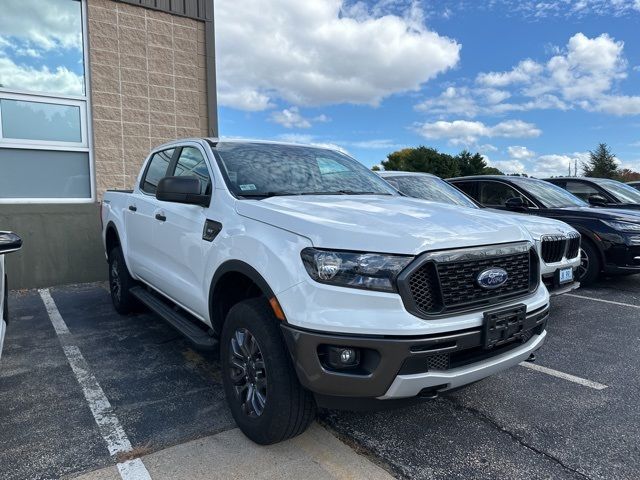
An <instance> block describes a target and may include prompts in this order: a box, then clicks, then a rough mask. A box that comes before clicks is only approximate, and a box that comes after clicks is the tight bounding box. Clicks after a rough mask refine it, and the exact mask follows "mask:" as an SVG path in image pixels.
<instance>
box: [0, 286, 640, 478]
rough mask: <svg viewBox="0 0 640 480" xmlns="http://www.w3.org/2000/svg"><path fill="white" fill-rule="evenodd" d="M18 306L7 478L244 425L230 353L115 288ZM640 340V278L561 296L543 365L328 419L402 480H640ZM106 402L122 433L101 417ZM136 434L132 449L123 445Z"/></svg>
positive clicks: (6, 380)
mask: <svg viewBox="0 0 640 480" xmlns="http://www.w3.org/2000/svg"><path fill="white" fill-rule="evenodd" d="M46 292H48V293H49V294H50V298H51V299H52V300H53V301H54V302H55V305H56V307H57V311H59V315H60V317H61V319H63V322H64V324H63V325H64V326H66V328H67V329H68V332H62V334H61V326H60V323H56V322H57V320H56V318H55V316H54V317H52V316H51V309H50V308H49V309H48V306H47V304H46V299H47V298H48V297H47V293H46ZM10 303H11V309H12V319H13V321H12V323H11V325H10V329H9V331H8V336H7V339H6V342H5V351H4V353H3V357H2V363H1V364H0V432H1V434H0V478H2V479H7V480H9V479H44V478H47V479H48V478H61V477H65V478H72V477H75V476H77V475H80V474H82V473H86V472H91V471H95V470H98V469H100V468H103V467H109V466H113V465H114V464H115V463H116V462H122V461H127V460H131V459H132V458H136V457H139V456H143V455H148V454H150V453H152V452H158V451H160V450H162V449H165V448H167V447H172V446H178V445H181V444H184V443H186V442H190V441H193V440H197V439H202V438H204V437H207V436H211V435H216V434H221V432H222V433H225V432H230V431H232V430H233V429H234V428H235V425H234V423H233V420H232V418H231V415H230V413H229V411H228V409H227V407H226V404H225V400H224V394H223V390H222V385H221V383H220V375H219V368H218V357H217V353H216V352H210V351H197V350H195V349H194V348H193V347H191V346H190V344H189V343H188V342H187V341H186V340H184V339H183V338H182V337H180V336H179V335H178V334H177V333H176V332H175V331H174V330H173V329H171V328H170V327H169V326H168V325H166V324H165V323H164V322H163V321H162V320H161V319H159V318H157V317H155V316H154V315H152V314H150V313H140V314H138V315H133V316H129V317H121V316H119V315H117V314H116V313H115V311H114V310H113V308H112V306H111V303H110V299H109V295H108V292H107V291H106V290H105V288H104V286H103V285H99V284H86V285H76V286H66V287H58V288H52V289H49V290H46V291H45V294H44V295H43V294H42V293H41V292H38V291H37V290H29V291H21V292H12V293H11V296H10ZM639 341H640V278H634V277H626V278H617V279H608V280H604V281H602V282H601V283H600V284H598V285H597V286H596V287H594V288H589V289H580V290H577V291H575V292H573V294H572V295H565V296H562V297H560V298H556V299H554V300H553V308H552V314H551V318H550V321H549V335H548V339H547V343H546V345H545V346H544V348H543V349H542V350H541V351H540V352H539V354H538V360H537V362H536V364H535V369H533V368H527V367H524V366H523V367H516V368H514V369H512V370H510V371H507V372H503V373H501V374H499V375H496V376H494V377H491V378H489V379H486V380H484V381H482V382H479V383H477V384H475V385H472V386H471V387H469V388H467V389H463V390H460V391H458V392H455V393H451V394H448V395H444V396H441V397H440V398H438V399H437V400H434V401H429V402H427V403H423V404H420V405H416V406H413V407H409V408H405V409H401V410H390V411H384V412H376V413H352V412H334V411H324V412H322V413H321V415H320V418H319V422H320V423H321V424H322V425H324V426H325V427H326V428H327V429H329V430H330V431H331V432H333V433H334V434H335V435H336V436H338V437H339V438H340V439H342V440H343V441H344V442H346V443H347V444H349V445H352V446H354V447H355V448H356V449H357V450H358V451H359V452H360V453H362V454H363V455H365V456H366V457H368V458H370V459H373V460H374V461H375V462H376V463H378V464H379V465H382V466H383V467H384V468H385V469H387V470H388V471H389V472H391V473H392V474H393V475H395V476H397V477H399V478H437V479H445V478H447V479H448V478H474V479H475V478H487V479H489V478H504V479H519V478H522V479H525V478H526V479H529V478H582V479H585V478H589V479H596V478H616V479H637V478H640V401H639V398H640V378H639V376H638V373H637V372H638V370H639V369H640V358H639V356H638V342H639ZM78 359H80V360H78ZM97 385H99V386H98V387H96V386H97ZM83 389H84V393H83ZM87 391H89V393H90V395H89V396H87V393H86V392H87ZM91 392H93V393H91ZM96 392H97V393H96ZM100 392H102V395H103V396H102V397H101V396H99V395H98V393H100ZM93 394H96V395H95V398H94V397H92V395H93ZM92 398H93V400H94V404H92V401H91V400H92ZM100 398H103V399H105V398H106V400H108V404H109V407H110V408H109V409H107V410H108V411H109V412H114V413H115V417H117V421H116V422H117V425H116V427H117V428H115V427H114V425H113V419H112V418H111V417H109V416H108V415H106V414H105V416H104V417H100V416H99V415H98V416H96V409H98V410H99V409H100V408H101V407H100V405H99V399H100ZM96 399H97V400H96ZM96 405H97V406H96ZM103 407H104V405H103ZM107 410H104V411H107ZM98 414H100V411H98ZM115 417H114V418H115ZM99 418H102V420H101V422H100V421H97V419H99ZM109 429H111V430H109ZM105 431H106V432H107V433H108V435H107V436H105ZM109 432H111V434H109ZM113 432H115V433H113ZM109 435H111V437H110V436H109ZM118 435H120V436H121V437H122V438H120V437H118ZM113 436H115V437H118V438H115V439H114V438H112V437H113ZM123 438H124V439H126V440H127V441H128V442H130V448H129V450H128V452H127V454H126V455H123V454H122V453H118V450H113V449H112V450H111V452H110V448H111V446H112V443H113V442H115V443H117V442H118V441H122V439H123ZM113 452H115V453H113ZM215 453H216V452H211V455H212V456H215ZM351 473H353V472H351ZM338 476H340V475H338ZM152 477H154V478H155V476H154V475H153V472H152Z"/></svg>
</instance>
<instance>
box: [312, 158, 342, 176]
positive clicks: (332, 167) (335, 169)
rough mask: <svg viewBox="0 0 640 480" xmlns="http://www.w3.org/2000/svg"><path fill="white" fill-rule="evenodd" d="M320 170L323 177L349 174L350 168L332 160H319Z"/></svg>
mask: <svg viewBox="0 0 640 480" xmlns="http://www.w3.org/2000/svg"><path fill="white" fill-rule="evenodd" d="M317 161H318V168H319V169H320V173H321V174H322V175H328V174H330V173H340V172H348V171H349V168H348V167H346V166H344V165H342V164H341V163H340V162H336V161H335V160H333V159H332V158H318V159H317Z"/></svg>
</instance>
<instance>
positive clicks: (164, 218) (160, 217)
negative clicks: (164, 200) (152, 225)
mask: <svg viewBox="0 0 640 480" xmlns="http://www.w3.org/2000/svg"><path fill="white" fill-rule="evenodd" d="M156 220H160V221H161V222H165V221H166V220H167V217H165V216H164V215H162V214H161V213H156Z"/></svg>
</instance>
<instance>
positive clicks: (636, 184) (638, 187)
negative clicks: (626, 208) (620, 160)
mask: <svg viewBox="0 0 640 480" xmlns="http://www.w3.org/2000/svg"><path fill="white" fill-rule="evenodd" d="M627 185H629V186H630V187H633V188H635V189H636V190H640V182H627Z"/></svg>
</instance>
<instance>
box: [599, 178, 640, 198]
mask: <svg viewBox="0 0 640 480" xmlns="http://www.w3.org/2000/svg"><path fill="white" fill-rule="evenodd" d="M598 185H600V186H601V187H602V188H604V189H605V190H607V191H608V192H609V193H611V194H612V195H613V196H614V197H616V198H617V199H618V200H620V201H621V202H622V203H640V192H639V191H638V190H636V189H635V188H633V187H631V186H629V185H626V184H624V183H621V182H618V181H616V180H599V181H598Z"/></svg>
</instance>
